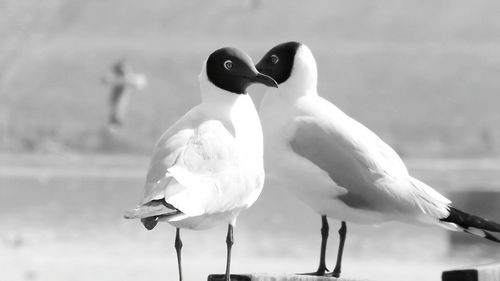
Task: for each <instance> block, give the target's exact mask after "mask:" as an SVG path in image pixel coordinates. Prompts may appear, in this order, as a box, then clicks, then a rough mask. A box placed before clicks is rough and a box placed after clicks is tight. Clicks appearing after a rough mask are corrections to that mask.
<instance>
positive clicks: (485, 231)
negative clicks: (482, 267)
mask: <svg viewBox="0 0 500 281" xmlns="http://www.w3.org/2000/svg"><path fill="white" fill-rule="evenodd" d="M440 222H441V223H442V226H444V227H446V228H449V229H452V230H455V231H463V232H467V233H470V234H473V235H476V236H479V237H482V238H485V239H488V240H491V241H494V242H498V243H500V240H499V239H498V238H497V237H495V236H494V235H492V234H491V233H490V232H489V231H491V232H500V224H499V223H496V222H493V221H489V220H487V219H483V218H481V217H478V216H474V215H471V214H468V213H466V212H464V211H460V210H458V209H455V208H453V207H450V214H449V215H448V216H447V217H445V218H442V219H440Z"/></svg>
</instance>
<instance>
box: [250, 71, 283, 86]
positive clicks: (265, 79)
mask: <svg viewBox="0 0 500 281" xmlns="http://www.w3.org/2000/svg"><path fill="white" fill-rule="evenodd" d="M250 81H251V82H255V83H261V84H264V85H266V86H268V87H274V88H278V83H276V81H274V79H273V78H271V77H269V76H267V75H265V74H262V73H260V72H257V74H256V75H255V76H254V77H251V78H250Z"/></svg>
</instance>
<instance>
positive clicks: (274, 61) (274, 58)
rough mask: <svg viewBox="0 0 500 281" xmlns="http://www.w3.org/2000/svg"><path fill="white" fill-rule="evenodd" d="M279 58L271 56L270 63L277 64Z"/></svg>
mask: <svg viewBox="0 0 500 281" xmlns="http://www.w3.org/2000/svg"><path fill="white" fill-rule="evenodd" d="M279 60H280V58H278V56H277V55H271V62H272V63H274V64H277V63H278V61H279Z"/></svg>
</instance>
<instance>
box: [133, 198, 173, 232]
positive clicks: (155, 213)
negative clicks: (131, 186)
mask: <svg viewBox="0 0 500 281" xmlns="http://www.w3.org/2000/svg"><path fill="white" fill-rule="evenodd" d="M179 214H182V212H181V211H179V210H177V209H176V208H174V207H173V206H172V205H170V204H168V203H166V202H165V200H163V199H162V200H154V201H151V202H148V203H146V204H143V205H139V206H137V207H136V208H135V209H132V210H129V211H127V212H126V213H125V215H124V217H125V218H126V219H141V222H142V224H143V225H144V227H146V229H148V230H151V229H153V228H154V227H155V226H156V224H157V223H158V220H159V219H160V218H165V217H173V216H175V215H179Z"/></svg>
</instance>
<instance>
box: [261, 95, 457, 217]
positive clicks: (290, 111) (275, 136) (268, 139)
mask: <svg viewBox="0 0 500 281" xmlns="http://www.w3.org/2000/svg"><path fill="white" fill-rule="evenodd" d="M289 96H295V95H287V93H284V94H279V93H278V91H273V90H270V91H269V92H268V93H267V94H266V96H265V97H264V99H263V101H262V104H261V107H260V114H261V119H262V123H263V132H264V136H265V153H264V155H265V156H264V159H265V165H266V169H267V171H268V176H267V183H266V186H267V185H268V186H276V185H277V186H283V187H285V188H290V189H291V190H292V191H293V192H294V193H296V194H297V196H298V197H299V198H300V199H302V200H303V201H305V202H306V203H307V204H308V205H309V206H311V207H312V208H313V209H314V210H315V211H316V212H317V213H319V214H326V215H328V216H329V217H332V218H336V219H339V220H347V221H351V222H356V223H368V224H375V223H380V222H385V221H391V220H401V221H404V222H415V223H417V222H423V221H425V222H431V221H432V222H433V223H434V222H437V220H427V219H426V218H427V215H434V216H435V218H436V219H438V218H442V217H445V216H446V215H447V212H448V210H447V204H449V203H450V202H449V200H447V199H446V198H444V197H443V196H441V195H440V194H438V193H437V192H435V191H434V190H432V189H431V188H430V187H428V186H427V185H425V184H423V183H421V182H419V181H418V180H416V179H414V178H412V177H411V176H410V175H409V174H408V171H407V169H406V167H405V165H404V164H403V162H402V161H401V159H400V158H399V156H398V155H397V154H396V153H395V152H394V151H393V150H392V149H391V148H390V147H389V146H388V145H387V144H385V143H384V142H383V141H382V140H381V139H380V138H378V137H377V136H376V135H375V134H374V133H373V132H371V131H370V130H369V129H367V128H366V127H364V126H363V125H362V124H360V123H358V122H357V121H355V120H354V119H352V118H350V117H349V116H347V115H346V114H345V113H343V112H342V111H341V110H340V109H338V108H337V107H335V106H334V105H333V104H331V103H330V102H328V101H327V100H325V99H323V98H321V97H319V96H318V95H317V94H316V95H315V94H309V95H305V96H301V97H298V98H293V99H290V98H288V97H289ZM280 99H281V100H280ZM304 146H306V147H305V148H304ZM298 150H301V151H303V152H305V151H307V152H306V153H307V155H305V153H302V154H301V153H300V152H299V153H297V152H298ZM307 157H314V158H316V159H317V160H314V159H311V158H307ZM318 164H319V165H318ZM350 195H353V197H351V198H352V199H351V200H348V199H342V198H344V197H345V198H349V196H350ZM346 202H347V203H346ZM409 217H410V218H414V220H410V221H409V220H408V218H409Z"/></svg>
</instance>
